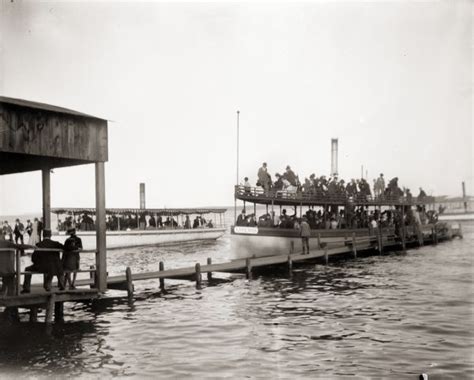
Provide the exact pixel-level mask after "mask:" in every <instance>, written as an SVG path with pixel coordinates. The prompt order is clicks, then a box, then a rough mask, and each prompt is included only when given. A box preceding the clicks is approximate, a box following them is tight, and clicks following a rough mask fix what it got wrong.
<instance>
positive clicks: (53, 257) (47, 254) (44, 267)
mask: <svg viewBox="0 0 474 380" xmlns="http://www.w3.org/2000/svg"><path fill="white" fill-rule="evenodd" d="M36 247H37V248H41V249H47V248H51V249H52V250H51V251H34V252H33V254H32V255H31V261H32V262H33V265H30V266H28V267H26V268H25V270H26V271H27V272H40V273H44V274H45V278H44V288H45V290H46V291H48V292H49V291H51V283H52V281H53V277H54V276H57V277H58V285H59V289H60V290H63V289H64V283H63V266H62V263H61V259H60V252H59V251H57V250H63V249H64V246H63V245H62V244H61V243H59V242H57V241H54V240H51V231H50V230H43V241H41V242H39V243H38V244H37V245H36ZM30 288H31V274H25V281H24V282H23V290H22V293H29V292H30Z"/></svg>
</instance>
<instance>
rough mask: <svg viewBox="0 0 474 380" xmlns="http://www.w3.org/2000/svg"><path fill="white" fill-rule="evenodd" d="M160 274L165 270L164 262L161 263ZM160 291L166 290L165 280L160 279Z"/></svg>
mask: <svg viewBox="0 0 474 380" xmlns="http://www.w3.org/2000/svg"><path fill="white" fill-rule="evenodd" d="M159 265H160V272H162V271H164V270H165V263H164V262H163V261H160V264H159ZM160 289H161V290H162V291H163V290H165V279H164V278H160Z"/></svg>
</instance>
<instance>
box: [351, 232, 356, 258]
mask: <svg viewBox="0 0 474 380" xmlns="http://www.w3.org/2000/svg"><path fill="white" fill-rule="evenodd" d="M352 254H353V255H354V259H356V258H357V247H356V235H355V232H353V233H352Z"/></svg>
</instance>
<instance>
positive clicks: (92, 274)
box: [89, 265, 97, 289]
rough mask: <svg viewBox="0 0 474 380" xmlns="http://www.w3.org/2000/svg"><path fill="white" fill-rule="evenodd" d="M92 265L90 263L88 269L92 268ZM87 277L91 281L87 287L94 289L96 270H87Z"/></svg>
mask: <svg viewBox="0 0 474 380" xmlns="http://www.w3.org/2000/svg"><path fill="white" fill-rule="evenodd" d="M94 268H95V267H94V265H90V266H89V269H90V270H92V269H94ZM89 278H90V279H91V280H92V283H91V284H90V285H89V288H91V289H94V288H95V287H96V284H97V274H96V272H89Z"/></svg>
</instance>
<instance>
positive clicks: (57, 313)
mask: <svg viewBox="0 0 474 380" xmlns="http://www.w3.org/2000/svg"><path fill="white" fill-rule="evenodd" d="M54 321H55V322H64V302H56V303H55V304H54Z"/></svg>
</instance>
